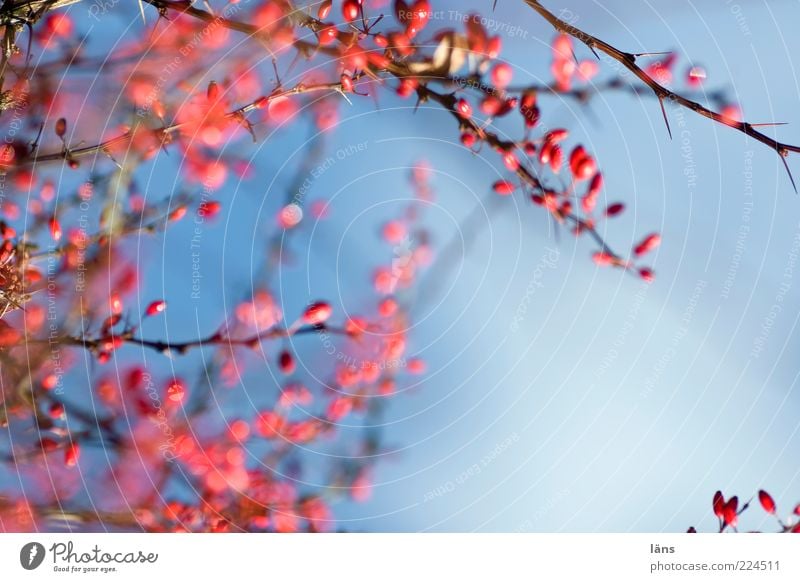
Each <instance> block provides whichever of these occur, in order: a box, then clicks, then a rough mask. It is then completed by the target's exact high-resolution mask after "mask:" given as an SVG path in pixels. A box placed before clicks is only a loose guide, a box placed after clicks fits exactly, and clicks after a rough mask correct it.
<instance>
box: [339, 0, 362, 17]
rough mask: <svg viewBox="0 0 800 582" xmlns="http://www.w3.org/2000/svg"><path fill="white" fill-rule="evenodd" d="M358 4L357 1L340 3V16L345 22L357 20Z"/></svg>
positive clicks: (347, 0)
mask: <svg viewBox="0 0 800 582" xmlns="http://www.w3.org/2000/svg"><path fill="white" fill-rule="evenodd" d="M358 4H359V3H358V1H357V0H344V2H342V16H344V19H345V20H346V21H347V22H353V21H354V20H355V19H356V18H358V10H359V6H358Z"/></svg>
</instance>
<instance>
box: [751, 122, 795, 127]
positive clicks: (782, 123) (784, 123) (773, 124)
mask: <svg viewBox="0 0 800 582" xmlns="http://www.w3.org/2000/svg"><path fill="white" fill-rule="evenodd" d="M748 125H749V126H750V127H775V126H776V125H789V124H788V123H787V122H786V121H774V122H772V123H748Z"/></svg>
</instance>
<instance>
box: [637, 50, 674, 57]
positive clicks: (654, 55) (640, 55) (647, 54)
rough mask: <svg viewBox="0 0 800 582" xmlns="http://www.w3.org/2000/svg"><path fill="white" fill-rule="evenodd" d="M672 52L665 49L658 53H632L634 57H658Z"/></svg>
mask: <svg viewBox="0 0 800 582" xmlns="http://www.w3.org/2000/svg"><path fill="white" fill-rule="evenodd" d="M669 54H672V51H665V52H660V53H633V56H634V57H637V58H638V57H660V56H664V55H669Z"/></svg>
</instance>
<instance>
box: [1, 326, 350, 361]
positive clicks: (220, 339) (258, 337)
mask: <svg viewBox="0 0 800 582" xmlns="http://www.w3.org/2000/svg"><path fill="white" fill-rule="evenodd" d="M318 332H328V333H335V334H339V335H351V334H350V333H349V332H347V331H345V330H344V329H341V328H335V327H329V326H327V325H307V326H303V327H300V328H297V329H293V328H291V327H289V328H283V327H271V328H269V329H267V330H265V331H263V332H261V333H258V334H255V335H252V336H249V337H246V338H230V337H226V336H225V335H223V334H222V333H220V332H216V333H213V334H211V335H209V336H207V337H204V338H199V339H195V340H189V341H185V342H171V341H169V340H148V339H143V338H140V337H136V336H135V335H134V332H133V331H126V332H121V333H119V334H114V333H110V334H108V335H104V336H102V337H98V338H90V337H86V336H73V335H64V336H61V337H57V338H54V339H50V338H48V339H38V338H26V339H23V340H22V341H21V342H20V343H18V344H17V346H23V345H32V344H51V345H52V344H61V345H67V346H77V347H83V348H86V349H87V350H89V351H92V352H103V351H108V349H107V348H108V346H109V345H110V344H114V343H115V342H120V341H121V342H123V343H129V344H133V345H138V346H142V347H145V348H149V349H151V350H155V351H157V352H159V353H161V354H171V353H178V354H181V355H182V354H185V353H186V352H188V351H189V350H191V349H193V348H203V347H206V346H244V347H253V346H257V345H258V344H259V343H261V342H262V341H265V340H270V339H278V338H286V337H293V336H297V335H307V334H311V333H318ZM9 347H14V346H9Z"/></svg>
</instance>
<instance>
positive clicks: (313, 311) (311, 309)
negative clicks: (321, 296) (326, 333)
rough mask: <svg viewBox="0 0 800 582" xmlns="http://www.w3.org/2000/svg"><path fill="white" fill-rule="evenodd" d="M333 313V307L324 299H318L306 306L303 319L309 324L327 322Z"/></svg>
mask: <svg viewBox="0 0 800 582" xmlns="http://www.w3.org/2000/svg"><path fill="white" fill-rule="evenodd" d="M332 313H333V309H332V308H331V306H330V305H328V304H327V303H325V302H324V301H317V302H316V303H312V304H311V305H309V306H308V307H307V308H306V311H305V313H304V314H303V321H304V322H305V323H307V324H308V325H319V324H321V323H325V322H326V321H327V320H328V318H330V316H331V314H332Z"/></svg>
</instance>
